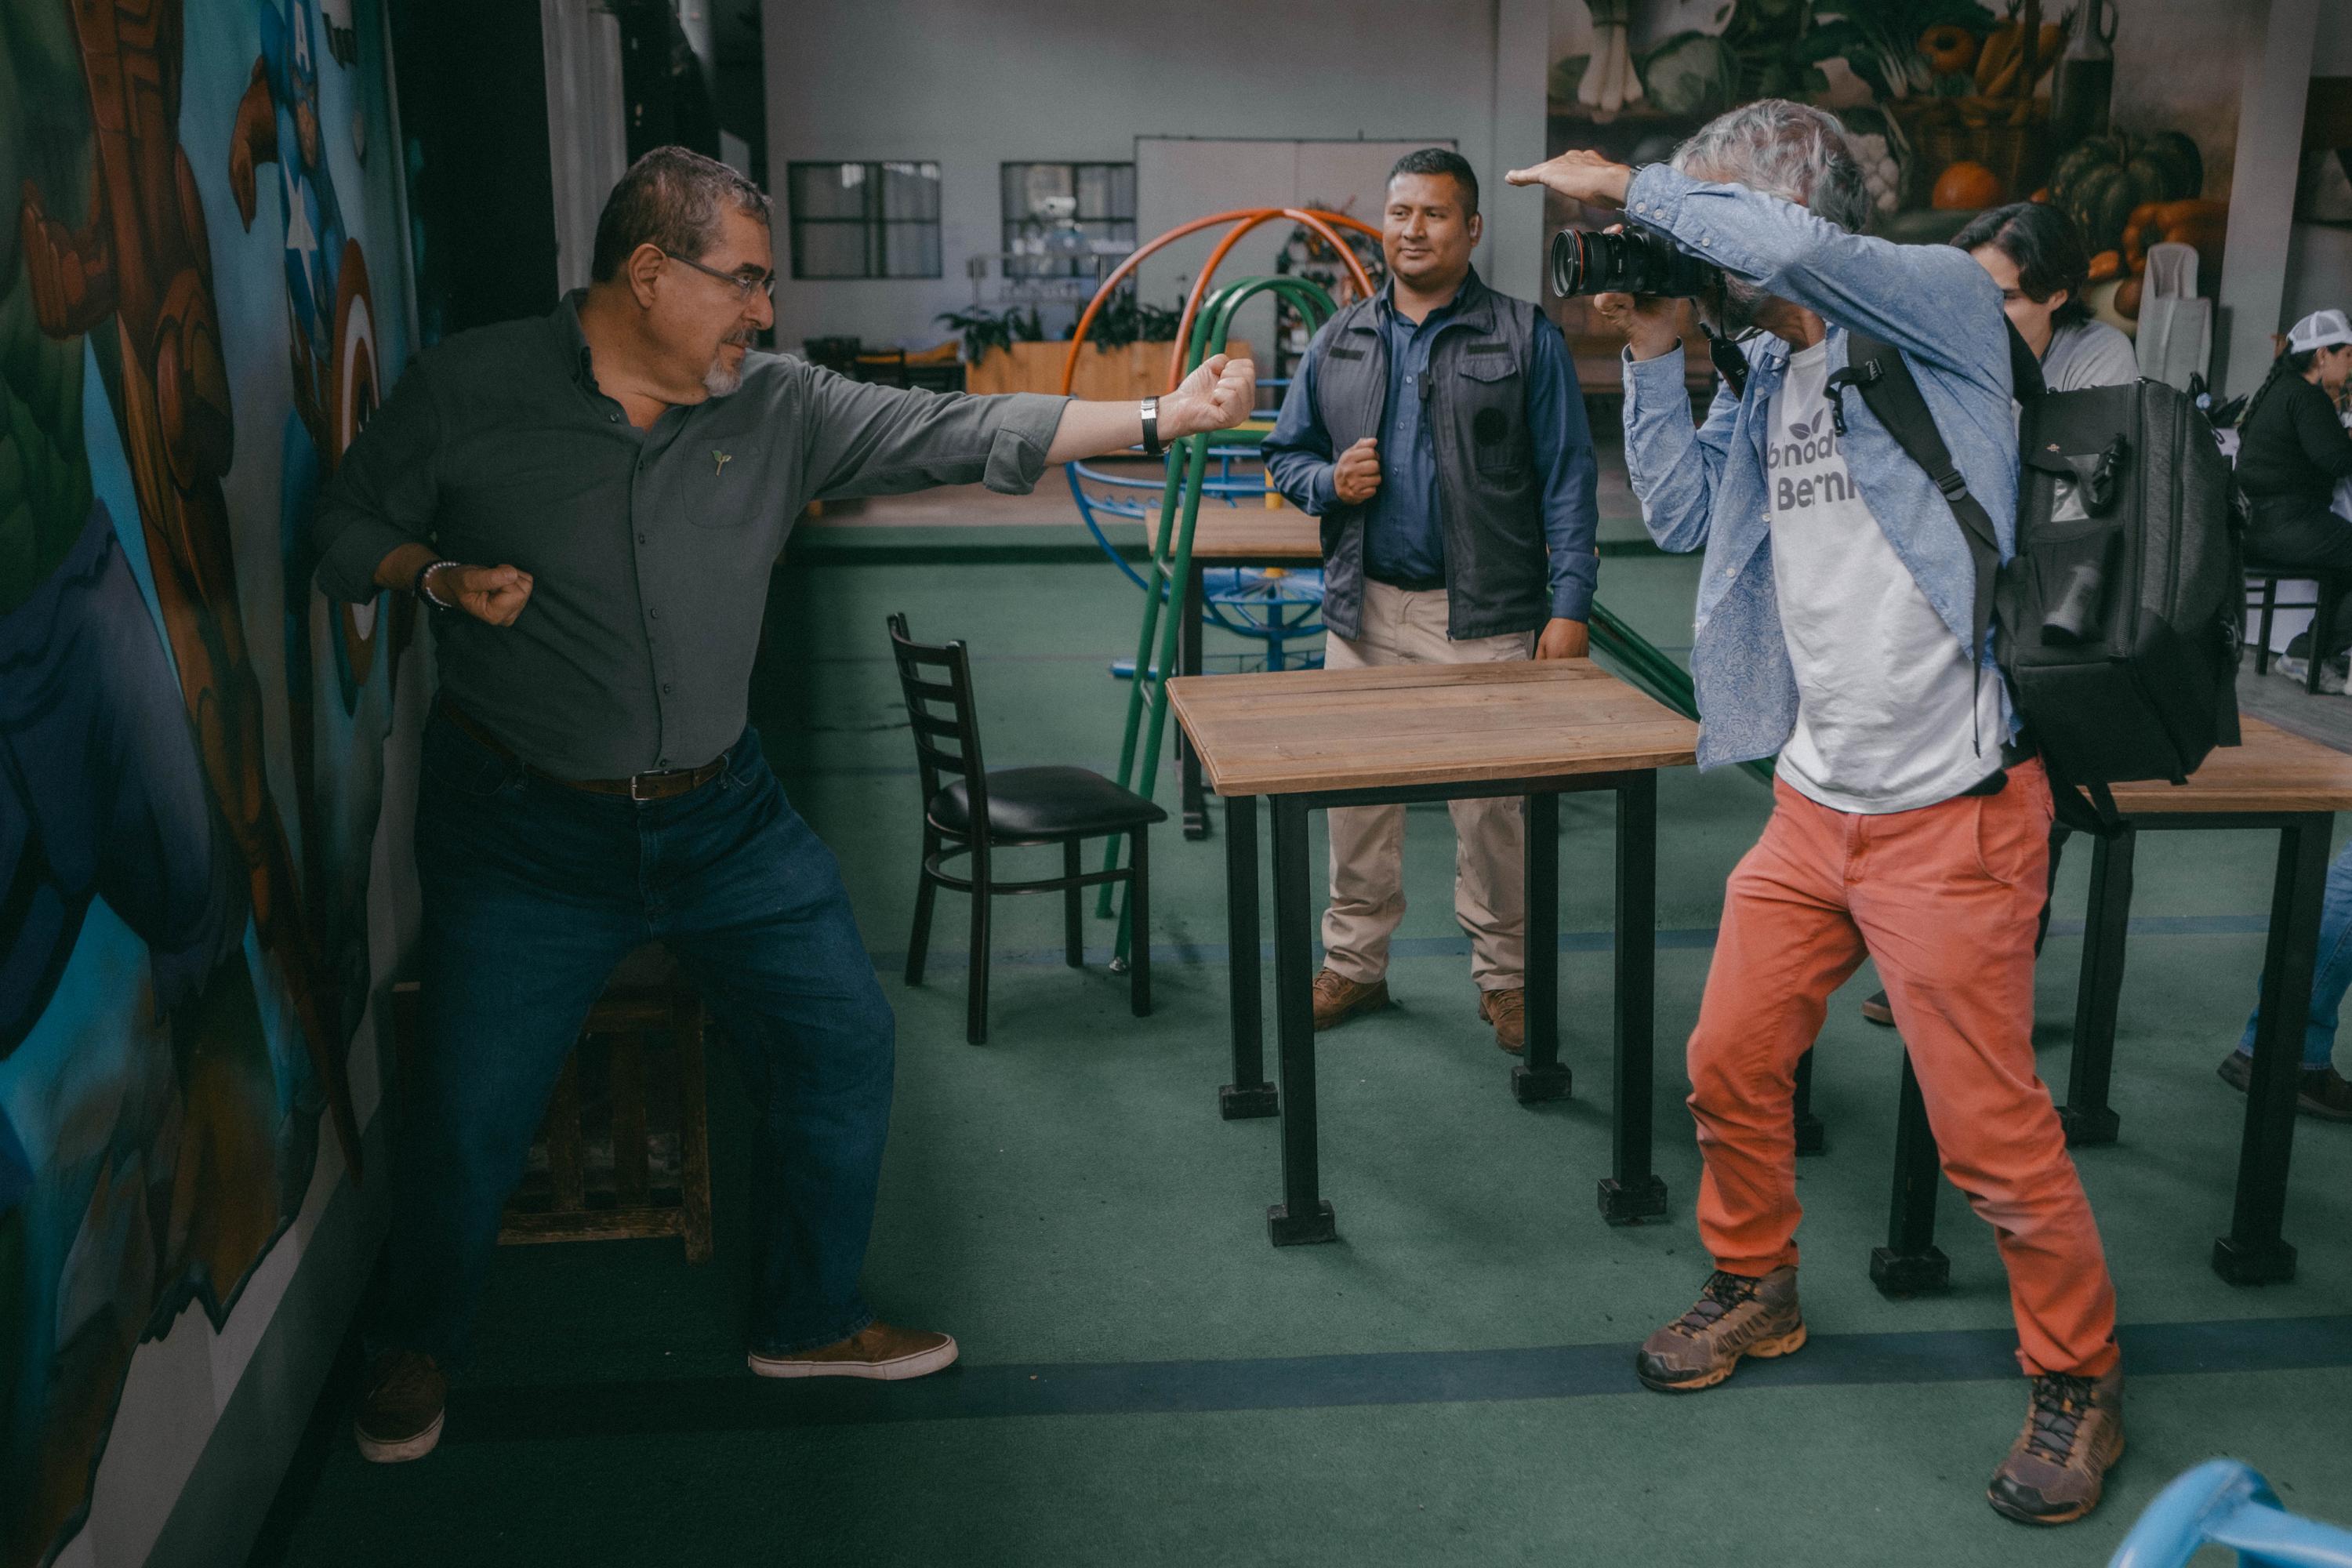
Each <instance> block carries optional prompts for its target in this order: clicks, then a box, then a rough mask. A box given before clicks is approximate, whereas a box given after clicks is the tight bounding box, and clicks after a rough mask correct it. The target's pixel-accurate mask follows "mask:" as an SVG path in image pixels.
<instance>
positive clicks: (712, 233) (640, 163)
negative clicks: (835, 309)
mask: <svg viewBox="0 0 2352 1568" xmlns="http://www.w3.org/2000/svg"><path fill="white" fill-rule="evenodd" d="M728 205H731V206H733V207H734V208H735V210H736V211H738V212H740V213H741V214H743V215H744V216H746V217H755V218H758V219H759V220H760V222H761V223H762V224H766V223H768V222H769V221H770V219H769V211H770V208H769V204H768V193H767V192H765V191H763V190H761V188H760V187H759V186H757V185H755V184H752V183H751V181H749V180H747V179H745V178H744V177H743V176H742V175H741V174H737V173H736V172H735V171H734V170H733V169H730V168H729V167H728V166H727V165H726V164H724V163H720V162H719V161H718V160H717V159H716V158H706V157H704V156H703V155H702V154H701V153H697V152H694V151H692V150H691V149H689V148H686V147H656V148H655V149H654V150H653V151H652V152H650V153H646V155H645V156H644V157H642V158H640V159H638V160H637V161H636V162H635V163H632V164H630V165H629V172H628V173H627V174H623V175H622V176H621V183H620V184H617V185H614V187H613V194H612V195H609V196H607V197H605V198H604V212H603V214H602V215H601V216H598V217H597V219H596V250H595V256H594V259H593V261H592V263H591V264H590V267H589V276H590V277H591V278H593V279H595V280H596V281H597V282H599V283H609V282H611V281H612V280H613V279H614V277H615V276H617V275H618V274H619V272H620V270H621V268H622V266H623V265H624V264H625V262H627V260H628V259H629V258H630V257H631V256H632V255H634V254H635V252H636V248H637V247H639V246H641V245H653V246H656V247H659V248H660V249H661V250H662V252H663V253H664V254H665V255H668V256H677V257H683V258H686V259H687V260H689V261H692V260H698V259H700V258H701V256H702V254H703V252H705V251H707V250H709V248H710V247H712V246H713V245H716V244H717V243H718V242H719V212H720V211H721V209H722V208H723V207H725V206H728Z"/></svg>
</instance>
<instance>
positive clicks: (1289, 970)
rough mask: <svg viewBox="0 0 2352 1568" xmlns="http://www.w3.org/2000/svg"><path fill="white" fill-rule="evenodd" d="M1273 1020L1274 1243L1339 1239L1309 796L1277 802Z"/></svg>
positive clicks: (1270, 1218) (1270, 1232) (1270, 1230)
mask: <svg viewBox="0 0 2352 1568" xmlns="http://www.w3.org/2000/svg"><path fill="white" fill-rule="evenodd" d="M1273 805H1274V1022H1275V1040H1276V1050H1277V1056H1276V1060H1277V1062H1278V1063H1279V1064H1280V1071H1281V1074H1282V1202H1280V1203H1278V1204H1276V1205H1274V1206H1273V1207H1271V1208H1269V1209H1267V1210H1266V1211H1265V1226H1266V1233H1267V1236H1268V1237H1269V1239H1271V1240H1272V1241H1273V1243H1274V1245H1275V1246H1276V1247H1296V1246H1299V1245H1301V1244H1303V1243H1307V1242H1315V1241H1336V1240H1338V1239H1339V1229H1338V1227H1337V1226H1336V1225H1335V1224H1334V1222H1333V1219H1332V1215H1331V1205H1329V1204H1328V1203H1327V1202H1325V1201H1324V1200H1323V1198H1322V1197H1321V1195H1320V1191H1319V1189H1320V1187H1321V1172H1320V1170H1319V1169H1318V1160H1317V1155H1316V1148H1315V1142H1316V1140H1315V1132H1316V1129H1315V1116H1316V1110H1315V992H1314V984H1315V977H1314V972H1313V970H1314V962H1315V940H1314V924H1313V922H1314V918H1315V910H1314V906H1313V904H1312V903H1311V902H1310V898H1309V893H1308V889H1307V804H1306V802H1305V801H1303V800H1301V799H1299V798H1298V797H1297V796H1296V795H1277V796H1276V797H1275V799H1274V802H1273Z"/></svg>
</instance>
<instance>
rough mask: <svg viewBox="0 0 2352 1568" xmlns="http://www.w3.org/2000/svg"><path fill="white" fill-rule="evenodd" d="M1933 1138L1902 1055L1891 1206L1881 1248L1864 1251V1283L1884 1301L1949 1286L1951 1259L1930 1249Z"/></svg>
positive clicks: (1908, 1057) (1924, 1106) (1908, 1061)
mask: <svg viewBox="0 0 2352 1568" xmlns="http://www.w3.org/2000/svg"><path fill="white" fill-rule="evenodd" d="M1939 1182H1940V1177H1939V1175H1938V1173H1937V1168H1936V1134H1935V1132H1934V1131H1932V1130H1931V1129H1930V1128H1929V1127H1928V1125H1927V1100H1925V1099H1924V1098H1922V1097H1921V1095H1920V1093H1919V1078H1918V1075H1917V1074H1916V1073H1915V1072H1913V1071H1912V1070H1911V1053H1910V1052H1908V1051H1906V1052H1904V1053H1903V1100H1902V1106H1901V1109H1900V1110H1898V1111H1897V1112H1896V1113H1895V1201H1894V1204H1893V1206H1892V1208H1891V1210H1890V1212H1889V1213H1888V1215H1887V1219H1886V1245H1885V1247H1872V1248H1871V1249H1870V1282H1871V1283H1872V1284H1874V1285H1875V1286H1877V1287H1878V1289H1880V1290H1881V1291H1882V1292H1884V1293H1885V1294H1886V1295H1889V1296H1916V1295H1919V1294H1920V1293H1922V1292H1923V1291H1928V1290H1943V1289H1949V1288H1950V1286H1951V1283H1952V1260H1951V1259H1950V1258H1947V1257H1945V1256H1944V1254H1943V1250H1942V1249H1941V1248H1940V1247H1937V1245H1936V1194H1937V1189H1938V1185H1939Z"/></svg>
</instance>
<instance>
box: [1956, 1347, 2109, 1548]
mask: <svg viewBox="0 0 2352 1568" xmlns="http://www.w3.org/2000/svg"><path fill="white" fill-rule="evenodd" d="M2123 1452H2124V1369H2123V1368H2122V1367H2121V1366H2117V1367H2116V1368H2115V1369H2114V1370H2113V1371H2111V1372H2109V1373H2107V1374H2106V1376H2105V1377H2100V1378H2089V1377H2074V1376H2071V1375H2069V1374H2067V1373H2044V1374H2043V1375H2042V1376H2040V1377H2037V1378H2035V1379H2034V1380H2033V1395H2032V1403H2031V1404H2030V1405H2027V1406H2026V1411H2025V1430H2024V1431H2022V1432H2021V1433H2019V1434H2018V1436H2017V1443H2016V1446H2015V1447H2011V1449H2010V1451H2009V1458H2006V1459H2004V1460H2002V1461H2001V1466H2000V1468H1999V1469H1998V1470H1995V1471H1994V1472H1993V1473H1992V1485H1991V1486H1990V1487H1988V1488H1986V1489H1985V1500H1986V1501H1988V1502H1990V1503H1991V1504H1992V1508H1993V1511H1994V1512H1995V1513H1998V1514H2000V1515H2001V1516H2002V1517H2003V1518H2005V1519H2013V1520H2016V1521H2018V1522H2019V1523H2021V1524H2065V1523H2067V1522H2069V1521H2073V1520H2077V1519H2080V1518H2082V1517H2083V1516H2084V1514H2086V1513H2088V1512H2090V1511H2091V1510H2093V1509H2095V1508H2096V1507H2098V1506H2099V1493H2100V1491H2101V1489H2104V1488H2105V1485H2106V1481H2107V1468H2108V1467H2109V1466H2110V1465H2113V1464H2114V1463H2115V1462H2116V1460H2117V1459H2119V1458H2123Z"/></svg>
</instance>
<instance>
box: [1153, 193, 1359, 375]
mask: <svg viewBox="0 0 2352 1568" xmlns="http://www.w3.org/2000/svg"><path fill="white" fill-rule="evenodd" d="M1324 216H1326V215H1324V214H1321V213H1315V212H1302V211H1300V210H1299V209H1298V208H1297V207H1269V208H1267V209H1266V210H1265V211H1264V212H1261V213H1259V214H1258V215H1257V216H1255V217H1251V218H1249V219H1246V220H1245V221H1244V222H1241V223H1237V224H1235V225H1234V227H1233V231H1232V232H1231V233H1230V234H1227V235H1226V236H1225V237H1224V238H1223V239H1221V240H1219V241H1218V242H1217V248H1216V249H1214V250H1213V251H1211V252H1209V259H1208V262H1207V264H1206V265H1204V266H1203V267H1202V268H1201V275H1200V276H1199V277H1198V278H1195V279H1192V294H1191V296H1190V297H1189V298H1188V299H1186V300H1185V301H1184V315H1183V319H1182V320H1181V321H1178V322H1177V323H1176V346H1175V347H1174V348H1172V349H1171V350H1170V351H1169V353H1168V386H1169V390H1171V391H1173V390H1175V388H1176V385H1177V384H1178V383H1180V382H1181V381H1182V380H1183V379H1184V345H1185V344H1187V343H1189V342H1192V318H1193V317H1194V316H1196V315H1197V314H1199V313H1200V309H1201V301H1202V300H1205V299H1207V298H1208V295H1209V285H1210V283H1212V282H1213V281H1214V280H1215V279H1216V276H1217V268H1220V267H1222V266H1223V265H1224V263H1225V256H1226V254H1227V253H1228V252H1230V251H1231V250H1232V249H1233V247H1234V246H1235V245H1237V244H1239V243H1240V241H1241V237H1242V236H1244V235H1245V234H1247V233H1249V232H1250V230H1252V229H1254V228H1256V227H1257V226H1260V225H1261V224H1268V223H1272V222H1273V221H1274V220H1275V219H1276V218H1277V217H1286V218H1288V219H1290V220H1291V221H1292V222H1294V223H1299V224H1304V225H1305V226H1307V227H1308V228H1311V229H1313V230H1314V231H1315V232H1316V233H1317V234H1318V235H1321V236H1322V237H1323V238H1324V240H1325V241H1326V242H1327V243H1328V244H1329V246H1330V247H1331V248H1332V249H1334V250H1336V251H1338V252H1339V259H1340V260H1342V261H1344V262H1346V263H1347V264H1348V270H1349V271H1350V272H1352V273H1354V274H1355V275H1356V287H1358V288H1359V289H1362V290H1363V291H1364V292H1365V294H1367V295H1370V293H1371V291H1372V276H1371V274H1370V273H1369V272H1367V271H1365V270H1364V264H1363V263H1362V262H1360V261H1359V260H1357V259H1356V253H1355V252H1354V251H1353V250H1351V249H1349V247H1348V246H1347V244H1346V243H1345V242H1344V241H1342V240H1341V239H1340V237H1339V235H1337V234H1336V233H1334V232H1333V231H1332V229H1331V226H1330V225H1329V224H1327V223H1325V222H1324V221H1323V218H1324ZM1328 216H1333V217H1338V216H1339V214H1337V213H1333V214H1330V215H1328ZM1345 221H1353V220H1345ZM1357 226H1358V227H1360V228H1362V229H1364V231H1365V232H1366V233H1368V234H1377V233H1378V232H1379V230H1377V229H1374V228H1372V227H1371V226H1370V225H1368V224H1358V225H1357Z"/></svg>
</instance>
